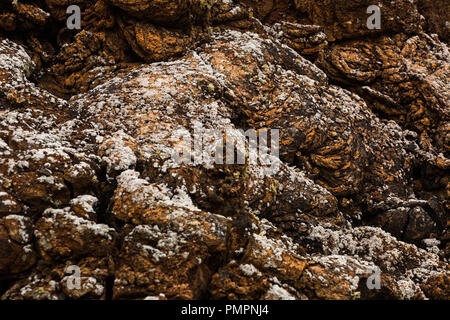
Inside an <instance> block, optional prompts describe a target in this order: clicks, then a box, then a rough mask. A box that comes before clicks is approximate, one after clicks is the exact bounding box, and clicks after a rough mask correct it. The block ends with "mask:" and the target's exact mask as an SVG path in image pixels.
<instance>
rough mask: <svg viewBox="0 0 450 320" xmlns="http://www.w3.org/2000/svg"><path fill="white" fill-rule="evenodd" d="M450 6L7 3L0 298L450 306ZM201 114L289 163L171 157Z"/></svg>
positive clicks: (339, 1) (183, 0)
mask: <svg viewBox="0 0 450 320" xmlns="http://www.w3.org/2000/svg"><path fill="white" fill-rule="evenodd" d="M72 4H75V5H78V6H79V7H80V8H81V18H82V22H81V26H82V28H81V30H69V29H68V28H67V27H66V19H67V14H66V9H67V7H68V6H69V5H72ZM372 4H377V5H379V6H380V8H381V13H382V20H381V29H374V30H369V29H368V28H367V25H366V20H367V17H368V14H367V13H366V9H367V7H368V6H369V5H372ZM449 16H450V2H449V1H446V0H395V1H387V0H380V1H377V2H376V3H372V2H371V1H368V0H280V1H275V0H258V1H256V0H242V1H240V0H234V1H233V0H177V1H175V0H97V1H95V0H91V1H88V0H73V1H68V0H36V1H25V0H19V1H17V0H13V1H2V2H1V3H0V296H1V298H2V299H145V298H146V299H449V298H450V268H449V263H448V259H449V257H450V229H449V226H450V215H449V209H450V202H449V197H450V180H449V177H450V176H449V172H450V171H449V167H450V158H449V154H450V153H449V152H450V122H449V112H450V81H449V79H450V54H449V50H448V44H449V40H450V22H449V21H447V19H448V17H449ZM199 126H201V127H202V128H203V130H210V129H216V130H224V129H227V130H229V131H230V132H234V133H235V134H236V135H237V136H239V135H242V133H241V132H240V131H239V130H238V129H244V130H247V129H252V128H253V129H255V130H262V129H267V128H269V129H270V128H277V129H279V130H280V131H279V132H280V159H279V160H277V161H278V162H277V164H278V167H279V170H277V172H276V174H270V173H269V172H268V171H267V170H265V169H266V168H265V166H264V164H262V163H250V162H249V161H246V163H245V164H240V165H226V164H215V163H210V162H201V163H196V164H194V165H193V164H183V165H180V164H178V163H176V162H174V160H173V157H171V152H172V151H173V150H174V148H176V147H177V145H179V143H180V141H174V139H172V138H171V137H172V135H171V134H172V133H173V132H177V130H178V129H179V128H180V127H182V128H186V129H187V130H189V131H190V132H192V131H193V130H194V129H195V128H197V127H199ZM246 157H247V159H248V158H249V157H251V154H250V153H247V154H246ZM68 266H78V267H79V268H80V271H81V274H80V275H81V278H80V286H78V287H77V288H72V287H71V286H70V285H68V284H69V283H70V282H69V281H67V280H68V277H70V274H69V273H68V272H67V268H68ZM373 270H379V271H380V273H379V274H380V277H381V287H380V288H379V289H376V288H375V289H371V288H369V286H368V285H367V283H369V281H368V280H370V279H373V278H371V277H372V276H373Z"/></svg>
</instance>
